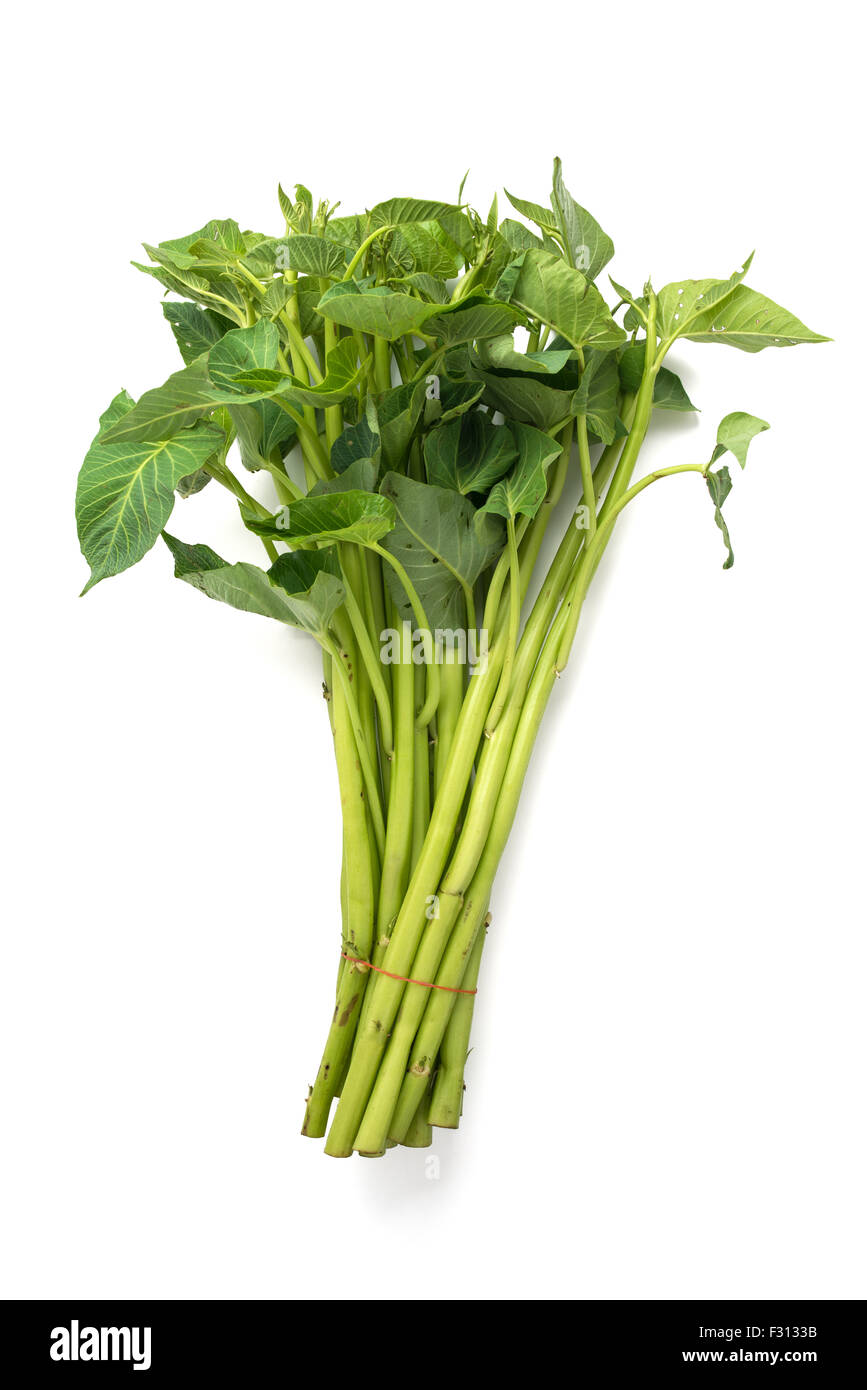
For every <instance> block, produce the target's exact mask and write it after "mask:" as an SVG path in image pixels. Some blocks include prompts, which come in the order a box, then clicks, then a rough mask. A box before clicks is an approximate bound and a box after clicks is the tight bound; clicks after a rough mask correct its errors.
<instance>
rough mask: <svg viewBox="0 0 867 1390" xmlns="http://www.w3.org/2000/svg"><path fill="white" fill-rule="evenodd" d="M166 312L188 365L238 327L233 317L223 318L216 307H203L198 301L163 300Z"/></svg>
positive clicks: (182, 355) (164, 311)
mask: <svg viewBox="0 0 867 1390" xmlns="http://www.w3.org/2000/svg"><path fill="white" fill-rule="evenodd" d="M163 313H164V314H165V316H166V318H167V319H168V321H169V323H170V324H171V328H172V332H173V333H174V335H175V341H176V342H177V345H178V347H179V348H180V352H181V357H182V358H183V359H184V363H185V364H186V366H189V365H190V363H191V362H194V361H195V360H196V358H197V357H201V355H202V353H203V352H209V351H210V349H211V348H212V347H213V346H214V343H216V342H218V340H219V339H220V338H222V336H223V334H224V333H228V332H229V331H230V330H231V329H232V328H234V326H235V325H234V324H233V323H232V320H231V319H227V318H224V317H223V315H222V314H217V313H215V312H214V310H213V309H200V308H199V306H198V305H197V304H189V303H186V302H184V303H181V304H175V303H164V304H163Z"/></svg>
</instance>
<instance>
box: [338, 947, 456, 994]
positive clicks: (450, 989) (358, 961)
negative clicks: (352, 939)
mask: <svg viewBox="0 0 867 1390" xmlns="http://www.w3.org/2000/svg"><path fill="white" fill-rule="evenodd" d="M340 954H341V955H342V957H343V959H344V960H348V961H351V962H352V964H353V965H366V966H367V968H368V970H375V971H376V973H377V975H387V976H388V978H389V979H390V980H399V981H400V983H401V984H404V985H423V986H424V988H425V989H444V990H445V991H446V993H447V994H478V992H479V991H478V990H477V989H455V987H454V985H437V984H434V983H433V981H432V980H412V979H410V977H409V975H395V974H394V973H393V972H392V971H391V970H383V968H382V966H381V965H372V964H371V962H370V961H369V960H362V958H361V956H351V955H349V953H348V952H347V951H341V952H340Z"/></svg>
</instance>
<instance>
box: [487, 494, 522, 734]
mask: <svg viewBox="0 0 867 1390" xmlns="http://www.w3.org/2000/svg"><path fill="white" fill-rule="evenodd" d="M506 530H507V538H508V539H507V552H508V556H509V635H508V637H507V639H506V658H505V660H504V662H503V673H502V675H501V677H500V684H499V686H498V687H497V694H496V696H495V698H494V703H493V704H492V705H491V709H490V713H489V714H488V720H487V723H486V724H485V737H486V738H490V737H491V734H492V733H493V732H494V730H495V729H496V727H497V725H498V724H499V722H500V716H501V714H502V713H503V709H504V708H505V704H506V701H507V699H508V698H509V691H510V690H511V688H512V668H513V667H514V664H515V652H516V651H517V648H518V629H519V627H520V623H521V562H520V560H519V559H518V540H517V537H516V535H515V518H514V517H513V516H510V517H508V519H507V521H506Z"/></svg>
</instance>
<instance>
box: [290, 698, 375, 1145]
mask: <svg viewBox="0 0 867 1390" xmlns="http://www.w3.org/2000/svg"><path fill="white" fill-rule="evenodd" d="M332 705H333V709H334V751H335V756H336V759H337V775H338V781H339V786H340V801H341V806H342V809H343V834H344V859H343V863H344V880H343V896H344V938H343V943H344V944H343V949H344V950H345V951H347V952H348V953H349V954H350V955H354V956H359V957H360V958H361V959H364V960H366V959H368V952H369V951H370V948H371V944H372V941H373V921H374V884H373V878H372V874H371V859H370V850H369V845H368V830H367V812H366V808H365V798H364V785H363V781H362V777H361V771H360V768H359V766H358V759H357V757H356V746H355V733H354V731H353V727H352V720H351V716H350V710H349V707H348V705H347V703H346V700H345V697H344V690H343V688H342V686H341V685H340V683H339V682H338V683H337V684H336V685H335V687H334V690H333V692H332ZM366 983H367V976H366V975H365V974H363V973H362V972H360V971H358V970H357V969H356V967H355V966H351V965H348V963H347V968H346V969H345V970H343V972H342V974H341V976H340V985H339V989H338V994H337V1002H336V1005H335V1009H334V1017H333V1020H332V1023H331V1028H330V1030H329V1033H328V1040H327V1042H326V1044H325V1051H324V1053H323V1056H322V1061H321V1063H320V1066H319V1072H318V1074H317V1077H316V1081H315V1083H314V1085H313V1087H312V1090H311V1092H310V1096H309V1098H308V1101H307V1113H306V1116H305V1119H304V1128H303V1130H302V1133H303V1134H307V1135H310V1136H311V1137H313V1138H321V1137H322V1135H324V1133H325V1130H326V1128H327V1125H328V1114H329V1111H330V1109H331V1102H332V1100H333V1098H334V1095H335V1094H336V1087H337V1086H338V1085H339V1083H340V1080H341V1077H342V1073H343V1067H344V1064H345V1061H346V1058H347V1057H348V1055H349V1050H350V1048H351V1047H352V1040H353V1037H354V1036H355V1031H356V1026H357V1023H358V1017H359V1011H360V1005H361V1000H362V997H363V995H364V989H365V986H366Z"/></svg>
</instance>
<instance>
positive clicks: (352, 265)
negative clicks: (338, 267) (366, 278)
mask: <svg viewBox="0 0 867 1390" xmlns="http://www.w3.org/2000/svg"><path fill="white" fill-rule="evenodd" d="M393 231H394V227H393V226H392V225H391V224H389V225H388V226H385V227H377V228H376V231H374V232H371V233H370V236H369V237H366V238H365V240H364V241H363V242H362V243H361V245H360V246H359V248H358V250H357V251H356V253H355V255H354V256H353V257H352V260H351V261H350V262H349V265H348V266H347V267H346V272H345V274H344V276H343V279H344V280H351V279H352V277H353V275H354V274H355V272H356V270H357V269H358V267H359V266H360V265H361V262H362V261H363V260H364V255H365V252H366V251H367V248H368V246H371V245H372V244H373V242H374V241H376V238H377V237H381V236H384V235H385V233H386V232H393Z"/></svg>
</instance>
